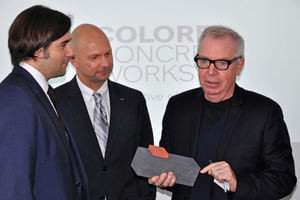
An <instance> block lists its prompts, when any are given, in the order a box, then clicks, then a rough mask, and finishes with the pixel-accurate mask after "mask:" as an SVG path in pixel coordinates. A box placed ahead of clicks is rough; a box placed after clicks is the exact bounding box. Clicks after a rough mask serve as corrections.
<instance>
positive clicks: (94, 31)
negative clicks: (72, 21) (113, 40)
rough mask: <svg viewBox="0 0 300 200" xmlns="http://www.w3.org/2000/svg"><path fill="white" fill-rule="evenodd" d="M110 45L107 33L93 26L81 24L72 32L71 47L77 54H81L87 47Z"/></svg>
mask: <svg viewBox="0 0 300 200" xmlns="http://www.w3.org/2000/svg"><path fill="white" fill-rule="evenodd" d="M96 42H98V44H101V43H106V44H107V43H108V44H109V40H108V38H107V36H106V35H105V33H104V32H103V31H102V30H101V29H100V28H98V27H97V26H94V25H92V24H81V25H79V26H78V27H76V28H75V29H74V31H73V32H72V41H71V46H72V47H73V49H74V52H75V54H76V53H80V52H81V51H82V50H83V49H84V48H85V47H86V46H90V47H93V45H95V43H96Z"/></svg>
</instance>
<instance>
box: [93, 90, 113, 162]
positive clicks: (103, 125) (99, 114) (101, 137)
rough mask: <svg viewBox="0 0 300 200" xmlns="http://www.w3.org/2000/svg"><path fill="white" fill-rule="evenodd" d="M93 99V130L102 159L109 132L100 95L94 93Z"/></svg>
mask: <svg viewBox="0 0 300 200" xmlns="http://www.w3.org/2000/svg"><path fill="white" fill-rule="evenodd" d="M93 97H94V98H95V108H94V130H95V134H96V136H97V140H98V143H99V146H100V148H101V152H102V155H103V158H104V156H105V149H106V144H107V138H108V131H109V128H108V121H107V114H106V112H105V109H104V106H103V105H102V103H101V99H102V96H101V94H99V93H96V92H95V93H94V94H93Z"/></svg>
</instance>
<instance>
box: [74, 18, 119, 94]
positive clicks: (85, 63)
mask: <svg viewBox="0 0 300 200" xmlns="http://www.w3.org/2000/svg"><path fill="white" fill-rule="evenodd" d="M71 46H72V47H73V50H74V57H72V58H71V59H70V61H71V63H72V65H73V66H74V67H75V68H76V72H77V76H78V78H79V79H80V80H81V82H82V83H83V84H84V85H86V86H88V87H89V88H91V89H93V90H94V91H97V90H98V89H99V88H100V87H101V86H102V85H103V84H104V82H105V81H106V80H107V79H108V77H109V75H110V73H111V71H112V69H113V55H112V50H111V46H110V43H109V40H108V38H107V37H106V35H105V33H104V32H103V31H102V30H101V29H100V28H98V27H97V26H94V25H91V24H82V25H80V26H78V27H77V28H75V30H74V31H73V33H72V40H71Z"/></svg>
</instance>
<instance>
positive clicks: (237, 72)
mask: <svg viewBox="0 0 300 200" xmlns="http://www.w3.org/2000/svg"><path fill="white" fill-rule="evenodd" d="M244 64H245V59H244V58H240V63H239V64H238V66H237V69H236V76H239V75H240V73H241V71H242V69H243V67H244Z"/></svg>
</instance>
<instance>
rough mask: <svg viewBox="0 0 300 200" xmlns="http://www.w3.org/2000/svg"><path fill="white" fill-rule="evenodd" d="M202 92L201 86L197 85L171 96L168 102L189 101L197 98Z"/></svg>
mask: <svg viewBox="0 0 300 200" xmlns="http://www.w3.org/2000/svg"><path fill="white" fill-rule="evenodd" d="M202 94H203V90H202V88H201V87H198V88H194V89H191V90H187V91H185V92H182V93H180V94H176V95H174V96H172V97H171V98H170V100H169V102H178V103H184V102H186V103H189V102H191V101H194V100H195V99H197V98H200V97H201V95H202Z"/></svg>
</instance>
